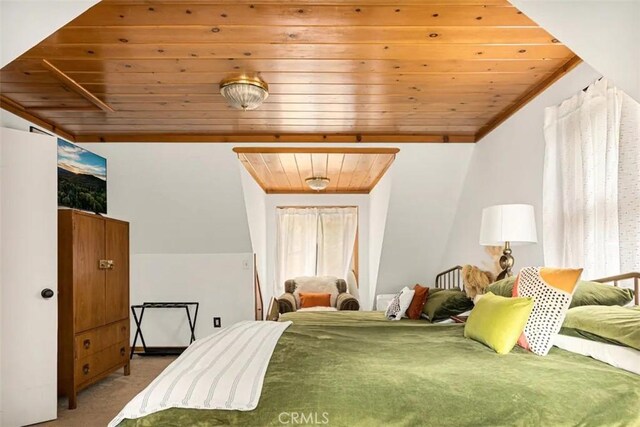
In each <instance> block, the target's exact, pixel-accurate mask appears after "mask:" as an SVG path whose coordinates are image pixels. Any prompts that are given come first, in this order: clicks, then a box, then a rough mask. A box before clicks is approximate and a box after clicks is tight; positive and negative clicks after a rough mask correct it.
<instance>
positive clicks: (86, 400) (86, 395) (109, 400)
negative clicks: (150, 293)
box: [38, 356, 175, 427]
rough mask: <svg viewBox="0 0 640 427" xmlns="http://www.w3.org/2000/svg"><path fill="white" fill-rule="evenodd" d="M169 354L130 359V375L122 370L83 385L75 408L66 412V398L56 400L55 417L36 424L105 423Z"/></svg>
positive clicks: (170, 359)
mask: <svg viewBox="0 0 640 427" xmlns="http://www.w3.org/2000/svg"><path fill="white" fill-rule="evenodd" d="M174 360H175V357H173V356H171V357H170V356H164V357H162V356H159V357H151V356H148V357H140V356H134V357H133V359H132V360H131V375H130V376H128V377H125V376H124V375H123V374H122V369H120V370H119V371H118V372H116V373H114V374H111V375H110V376H109V377H107V378H105V379H104V380H102V381H99V382H98V383H96V384H93V385H92V386H89V387H87V388H86V389H84V390H82V391H81V392H80V393H79V394H78V408H77V409H74V410H72V411H70V410H69V409H68V406H67V399H66V398H61V399H60V400H58V419H57V420H55V421H50V422H47V423H43V424H38V425H39V426H56V427H76V426H77V427H88V426H91V427H93V426H96V427H98V426H106V425H107V424H108V423H109V421H111V420H112V419H113V417H115V416H116V415H118V413H119V412H120V410H121V409H122V408H123V407H124V405H126V404H127V402H129V401H130V400H131V399H132V398H133V397H134V396H135V395H136V394H138V393H139V392H140V391H141V390H142V389H143V388H145V387H146V386H147V385H148V384H149V383H150V382H151V381H152V380H153V379H154V378H155V377H156V376H158V374H159V373H160V372H162V370H163V369H164V368H166V367H167V365H169V363H171V362H173V361H174Z"/></svg>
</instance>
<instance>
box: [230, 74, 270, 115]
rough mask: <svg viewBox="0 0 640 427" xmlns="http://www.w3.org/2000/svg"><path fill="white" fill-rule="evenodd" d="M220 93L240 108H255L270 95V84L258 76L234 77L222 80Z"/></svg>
mask: <svg viewBox="0 0 640 427" xmlns="http://www.w3.org/2000/svg"><path fill="white" fill-rule="evenodd" d="M220 94H221V95H222V96H223V97H224V98H225V99H226V100H227V102H228V103H229V105H231V106H232V107H233V108H236V109H238V110H255V109H256V108H258V107H259V106H260V105H261V104H262V103H263V102H264V100H265V99H267V97H268V96H269V85H268V84H267V83H266V82H264V81H263V80H261V79H260V78H258V77H246V76H240V77H232V78H229V79H225V80H223V81H221V82H220Z"/></svg>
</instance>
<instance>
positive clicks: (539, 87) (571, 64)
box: [476, 56, 582, 141]
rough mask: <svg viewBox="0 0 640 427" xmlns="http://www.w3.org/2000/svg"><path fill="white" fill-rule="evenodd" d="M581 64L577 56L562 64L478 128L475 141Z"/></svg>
mask: <svg viewBox="0 0 640 427" xmlns="http://www.w3.org/2000/svg"><path fill="white" fill-rule="evenodd" d="M581 62H582V59H581V58H580V57H578V56H574V57H573V58H571V59H570V60H569V61H567V63H566V64H564V65H563V66H562V67H561V68H559V69H558V71H556V72H555V73H553V74H552V75H551V76H549V77H547V78H546V79H545V80H543V81H542V82H540V83H538V84H536V85H535V86H534V87H532V88H531V89H530V90H529V91H527V92H526V93H524V94H523V95H522V96H521V97H520V98H519V99H518V100H517V101H516V102H515V103H514V104H513V105H511V106H509V107H507V108H505V109H504V110H503V111H501V112H500V113H499V114H498V115H497V116H496V117H495V118H494V119H492V120H491V121H489V123H487V124H486V125H485V126H483V127H482V128H480V130H479V131H478V133H477V134H476V141H480V140H481V139H482V138H484V137H485V136H487V135H488V134H489V133H490V132H491V131H492V130H494V129H495V128H497V127H498V126H500V124H502V123H503V122H504V121H505V120H507V119H508V118H509V117H511V116H512V115H513V114H515V113H516V112H517V111H518V110H520V109H521V108H522V107H524V106H525V105H527V104H528V103H529V101H531V100H532V99H533V98H535V97H536V96H538V95H539V94H541V93H542V92H544V90H545V89H547V88H548V87H549V86H551V85H552V84H553V83H554V82H556V81H557V80H558V79H560V78H561V77H562V76H564V75H565V74H567V73H568V72H569V71H571V70H572V69H574V68H575V67H576V66H578V65H579V64H580V63H581Z"/></svg>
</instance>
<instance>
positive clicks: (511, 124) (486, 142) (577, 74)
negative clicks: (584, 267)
mask: <svg viewBox="0 0 640 427" xmlns="http://www.w3.org/2000/svg"><path fill="white" fill-rule="evenodd" d="M598 76H599V74H598V72H596V71H595V70H593V69H592V68H590V67H589V66H588V65H586V64H581V65H579V66H578V67H576V68H575V69H574V70H573V71H571V72H570V73H569V74H567V75H566V76H564V77H563V78H562V79H560V80H559V81H557V82H556V83H555V84H553V85H552V86H551V87H550V88H548V89H547V90H546V91H544V92H543V93H542V94H541V95H539V96H538V97H537V98H535V99H534V100H533V101H532V102H530V103H529V104H528V105H526V106H525V107H524V108H522V109H521V110H520V111H519V112H517V113H516V114H515V115H514V116H512V117H511V118H509V119H508V120H507V121H505V122H504V123H503V124H502V125H501V126H499V127H498V128H497V129H496V130H494V131H493V132H491V133H490V134H489V135H487V136H486V137H485V138H483V139H482V141H480V142H479V143H477V144H476V148H475V150H474V153H473V158H472V160H471V163H470V165H469V168H468V171H467V175H466V179H465V182H464V188H463V190H462V195H461V197H460V203H458V206H457V213H456V214H455V222H454V225H453V228H452V230H451V235H450V237H449V242H448V244H447V246H446V250H445V251H444V258H443V259H442V261H441V262H440V269H441V270H444V269H446V268H448V267H451V266H454V265H456V264H460V265H462V264H475V265H478V266H481V267H484V268H489V267H491V266H492V263H491V258H490V256H489V255H487V254H486V252H485V251H484V248H483V247H481V246H480V245H479V243H478V239H479V235H480V217H481V215H482V209H483V208H484V207H487V206H491V205H496V204H503V203H526V204H531V205H533V206H534V208H535V211H536V223H537V227H538V243H537V244H535V245H529V246H518V247H516V248H514V249H513V251H514V254H513V255H514V257H515V260H516V265H515V268H516V269H519V268H520V267H523V266H527V265H543V264H544V260H543V255H542V233H541V227H542V221H541V215H542V173H543V162H544V135H543V125H544V109H545V107H548V106H551V105H555V104H558V103H560V102H561V101H562V100H564V99H566V98H568V97H570V96H572V95H574V94H576V93H578V92H579V91H580V90H582V89H583V88H584V87H586V86H588V85H589V84H590V83H592V82H593V81H594V80H595V79H597V78H598Z"/></svg>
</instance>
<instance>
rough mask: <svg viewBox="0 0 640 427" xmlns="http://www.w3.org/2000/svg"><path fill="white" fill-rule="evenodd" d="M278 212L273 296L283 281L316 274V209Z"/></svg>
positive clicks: (294, 209) (282, 284) (290, 209)
mask: <svg viewBox="0 0 640 427" xmlns="http://www.w3.org/2000/svg"><path fill="white" fill-rule="evenodd" d="M277 215H278V219H277V230H276V235H277V239H278V240H277V244H276V246H277V248H276V263H277V269H276V282H275V283H274V294H275V295H279V294H280V293H281V292H282V290H283V287H284V281H285V280H287V279H292V278H294V277H298V276H314V275H315V272H316V242H317V235H318V210H317V209H315V208H282V209H278V210H277Z"/></svg>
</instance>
